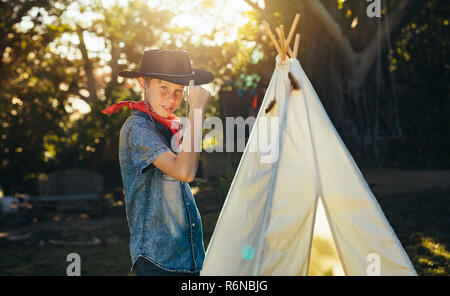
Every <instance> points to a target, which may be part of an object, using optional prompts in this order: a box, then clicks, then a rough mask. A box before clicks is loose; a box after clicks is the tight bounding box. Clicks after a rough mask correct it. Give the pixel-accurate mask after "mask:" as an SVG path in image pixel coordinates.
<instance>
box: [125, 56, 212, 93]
mask: <svg viewBox="0 0 450 296" xmlns="http://www.w3.org/2000/svg"><path fill="white" fill-rule="evenodd" d="M119 75H120V76H122V77H127V78H135V77H152V78H159V79H162V80H165V81H169V82H173V83H176V84H181V85H189V81H190V80H194V84H195V85H199V84H205V83H209V82H211V81H213V79H214V74H213V73H211V72H208V71H205V70H199V69H192V66H191V60H190V59H189V55H188V53H187V52H186V51H184V50H175V49H165V50H160V49H150V50H146V51H145V52H144V56H143V58H142V62H141V69H140V71H121V72H119Z"/></svg>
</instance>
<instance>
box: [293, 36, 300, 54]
mask: <svg viewBox="0 0 450 296" xmlns="http://www.w3.org/2000/svg"><path fill="white" fill-rule="evenodd" d="M299 43H300V34H299V33H297V34H296V35H295V43H294V57H297V52H298V44H299Z"/></svg>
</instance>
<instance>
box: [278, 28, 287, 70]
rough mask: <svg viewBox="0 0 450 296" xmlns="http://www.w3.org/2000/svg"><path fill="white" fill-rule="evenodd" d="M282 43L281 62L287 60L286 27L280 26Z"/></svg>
mask: <svg viewBox="0 0 450 296" xmlns="http://www.w3.org/2000/svg"><path fill="white" fill-rule="evenodd" d="M279 37H280V43H281V60H282V61H284V60H285V59H286V47H285V46H284V42H285V39H284V26H283V25H281V26H280V36H279Z"/></svg>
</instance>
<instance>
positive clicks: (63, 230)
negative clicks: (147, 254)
mask: <svg viewBox="0 0 450 296" xmlns="http://www.w3.org/2000/svg"><path fill="white" fill-rule="evenodd" d="M216 182H223V180H217V181H216ZM196 186H198V187H199V188H202V189H201V190H199V191H198V193H197V195H196V199H197V204H198V206H199V210H200V213H201V214H202V222H203V230H204V243H205V247H207V246H208V243H209V240H210V238H211V235H212V233H213V230H214V227H215V223H216V221H217V218H218V216H219V213H220V209H221V207H222V204H223V200H224V196H225V193H226V190H227V188H228V187H227V185H226V184H225V185H223V184H222V185H220V184H217V183H215V182H214V181H213V182H209V183H206V182H201V181H200V180H197V181H196V182H194V183H193V184H192V185H191V187H192V188H193V191H194V189H195V188H196ZM220 186H222V187H223V188H222V189H221V188H220ZM218 189H219V191H218ZM195 190H197V189H195ZM377 198H378V201H379V203H380V205H381V207H382V209H383V211H384V212H385V215H386V217H387V219H388V220H389V222H390V224H391V226H392V227H393V228H394V230H395V232H396V233H397V236H398V237H399V239H400V241H401V242H402V244H403V246H404V248H405V250H406V252H407V253H408V255H409V257H410V258H411V260H412V262H413V265H414V267H415V268H416V270H417V272H418V274H419V275H449V274H450V252H449V251H450V250H449V247H450V231H449V227H448V226H449V225H450V211H449V206H448V205H450V192H448V191H436V190H430V191H428V192H423V193H420V194H412V193H409V194H407V195H395V196H380V195H378V196H377ZM52 215H53V214H52ZM52 215H50V216H49V218H48V219H45V220H38V221H36V222H33V223H31V225H29V226H22V227H6V226H4V225H3V226H2V227H1V228H0V254H1V256H0V275H66V268H67V266H68V264H69V262H67V261H66V258H67V255H68V254H70V253H78V254H79V255H80V257H81V274H82V275H125V276H127V275H134V272H131V271H130V267H131V262H130V256H129V249H128V242H129V240H128V236H129V230H128V225H127V223H126V218H125V209H124V206H123V203H120V202H118V203H115V206H114V207H110V208H108V210H107V211H106V216H105V217H102V218H95V219H94V218H91V217H89V216H88V215H86V214H83V213H70V214H61V213H54V216H53V217H52ZM14 232H15V233H16V234H23V233H26V232H32V235H31V237H29V238H27V239H24V240H19V241H8V240H6V239H5V236H6V235H8V234H14Z"/></svg>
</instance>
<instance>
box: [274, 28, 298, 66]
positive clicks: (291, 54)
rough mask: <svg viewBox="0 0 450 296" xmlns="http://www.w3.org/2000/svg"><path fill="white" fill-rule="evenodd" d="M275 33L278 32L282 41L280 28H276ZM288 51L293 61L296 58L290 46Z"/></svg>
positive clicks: (287, 48)
mask: <svg viewBox="0 0 450 296" xmlns="http://www.w3.org/2000/svg"><path fill="white" fill-rule="evenodd" d="M275 31H276V32H277V35H278V38H280V40H281V32H280V28H276V29H275ZM286 50H287V53H288V54H289V56H290V58H291V59H292V58H293V57H294V54H293V53H292V49H291V48H290V47H289V46H287V47H286Z"/></svg>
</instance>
